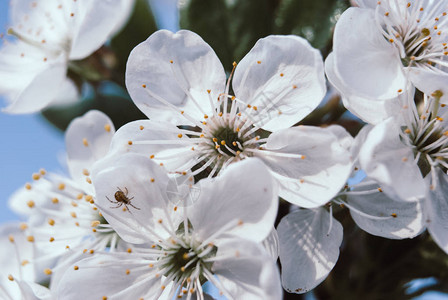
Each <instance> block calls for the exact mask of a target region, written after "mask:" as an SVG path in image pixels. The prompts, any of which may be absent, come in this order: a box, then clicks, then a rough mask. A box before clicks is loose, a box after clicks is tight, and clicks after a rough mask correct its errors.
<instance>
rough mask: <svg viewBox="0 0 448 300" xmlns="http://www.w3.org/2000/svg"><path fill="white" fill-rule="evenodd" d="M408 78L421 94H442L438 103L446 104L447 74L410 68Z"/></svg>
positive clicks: (447, 102)
mask: <svg viewBox="0 0 448 300" xmlns="http://www.w3.org/2000/svg"><path fill="white" fill-rule="evenodd" d="M409 78H410V79H411V81H412V83H413V84H414V85H415V86H416V87H417V88H418V89H419V90H420V91H422V92H424V93H425V94H427V95H431V94H433V93H435V92H436V91H440V92H442V97H441V98H440V102H441V103H443V104H448V86H447V84H446V83H447V82H448V74H447V73H443V72H440V71H438V72H435V71H432V70H427V69H421V68H415V67H414V68H410V72H409Z"/></svg>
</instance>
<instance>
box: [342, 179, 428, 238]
mask: <svg viewBox="0 0 448 300" xmlns="http://www.w3.org/2000/svg"><path fill="white" fill-rule="evenodd" d="M378 188H379V185H378V184H376V183H375V182H374V181H370V182H363V183H361V185H360V186H359V187H355V188H354V189H353V191H354V193H348V194H347V199H346V200H347V203H348V204H349V205H350V206H351V207H353V208H354V209H350V214H351V215H352V217H353V220H354V221H355V222H356V224H357V225H358V226H359V227H361V229H363V230H364V231H367V232H368V233H370V234H373V235H377V236H381V237H384V238H388V239H404V238H413V237H415V236H417V235H419V234H420V233H421V232H422V231H423V230H424V229H425V224H424V223H425V222H424V220H425V218H424V214H423V209H422V203H421V201H419V200H418V199H415V200H414V201H403V200H400V199H395V198H393V197H389V195H388V193H387V189H385V188H383V189H381V190H382V192H380V191H379V190H378ZM363 191H370V193H360V192H363ZM357 192H358V193H357ZM349 208H350V207H349ZM359 212H361V213H359ZM369 216H372V217H371V218H370V217H369Z"/></svg>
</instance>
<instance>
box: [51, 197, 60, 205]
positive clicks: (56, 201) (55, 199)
mask: <svg viewBox="0 0 448 300" xmlns="http://www.w3.org/2000/svg"><path fill="white" fill-rule="evenodd" d="M51 202H53V203H54V204H56V203H59V199H58V198H53V199H51Z"/></svg>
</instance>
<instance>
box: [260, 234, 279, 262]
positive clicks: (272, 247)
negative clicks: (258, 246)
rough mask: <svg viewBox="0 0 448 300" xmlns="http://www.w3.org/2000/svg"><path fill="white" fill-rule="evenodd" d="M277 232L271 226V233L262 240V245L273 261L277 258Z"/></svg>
mask: <svg viewBox="0 0 448 300" xmlns="http://www.w3.org/2000/svg"><path fill="white" fill-rule="evenodd" d="M278 243H279V241H278V234H277V230H275V228H272V231H271V233H270V234H269V235H268V237H267V238H266V239H265V240H264V241H263V242H262V245H263V247H264V248H265V249H266V251H267V252H268V253H269V254H270V255H271V257H272V259H273V260H274V261H277V259H278Z"/></svg>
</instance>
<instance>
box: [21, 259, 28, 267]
mask: <svg viewBox="0 0 448 300" xmlns="http://www.w3.org/2000/svg"><path fill="white" fill-rule="evenodd" d="M29 263H30V261H29V260H27V259H24V260H22V262H21V265H22V266H26V265H27V264H29Z"/></svg>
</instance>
